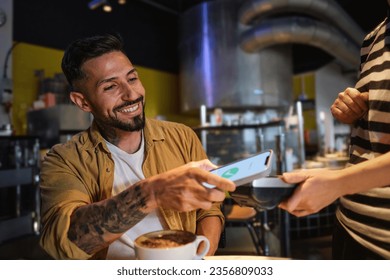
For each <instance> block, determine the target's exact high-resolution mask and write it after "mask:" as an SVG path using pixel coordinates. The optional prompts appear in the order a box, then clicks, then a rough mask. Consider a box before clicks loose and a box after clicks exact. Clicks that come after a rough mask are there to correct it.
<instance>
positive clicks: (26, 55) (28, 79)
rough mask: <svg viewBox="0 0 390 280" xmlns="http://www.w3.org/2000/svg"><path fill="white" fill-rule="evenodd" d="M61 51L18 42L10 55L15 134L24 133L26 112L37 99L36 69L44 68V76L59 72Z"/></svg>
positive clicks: (37, 82)
mask: <svg viewBox="0 0 390 280" xmlns="http://www.w3.org/2000/svg"><path fill="white" fill-rule="evenodd" d="M62 54H63V51H59V50H54V49H49V48H44V47H39V46H34V45H29V44H24V43H19V44H18V45H17V46H16V47H15V49H14V50H13V55H12V62H13V67H12V71H13V73H12V78H13V105H12V113H13V114H12V116H13V126H14V130H15V134H16V135H24V134H25V133H26V129H27V122H26V112H27V110H29V108H31V105H32V103H33V102H34V101H35V100H36V99H37V95H38V91H39V78H38V77H36V76H35V71H36V70H42V69H43V70H44V71H45V76H46V77H52V76H53V75H54V74H55V73H61V58H62Z"/></svg>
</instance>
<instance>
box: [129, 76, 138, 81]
mask: <svg viewBox="0 0 390 280" xmlns="http://www.w3.org/2000/svg"><path fill="white" fill-rule="evenodd" d="M136 80H137V77H133V78H130V79H129V81H130V82H134V81H136Z"/></svg>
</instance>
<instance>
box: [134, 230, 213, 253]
mask: <svg viewBox="0 0 390 280" xmlns="http://www.w3.org/2000/svg"><path fill="white" fill-rule="evenodd" d="M201 243H203V244H204V246H203V247H202V249H201V252H198V249H199V245H200V244H201ZM134 245H135V246H134V249H135V255H136V258H137V259H139V260H200V259H202V258H203V257H204V256H205V255H206V254H207V252H208V251H209V249H210V242H209V240H208V239H207V238H206V237H205V236H203V235H195V234H193V233H191V232H188V231H183V230H159V231H153V232H149V233H145V234H143V235H141V236H139V237H137V239H136V240H135V242H134Z"/></svg>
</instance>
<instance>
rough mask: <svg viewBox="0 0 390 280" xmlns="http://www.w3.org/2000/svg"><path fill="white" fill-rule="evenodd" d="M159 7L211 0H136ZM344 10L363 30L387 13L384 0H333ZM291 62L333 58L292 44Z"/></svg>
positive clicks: (306, 66) (306, 65)
mask: <svg viewBox="0 0 390 280" xmlns="http://www.w3.org/2000/svg"><path fill="white" fill-rule="evenodd" d="M138 1H140V2H144V3H145V4H149V5H151V6H154V7H155V8H156V9H160V10H161V12H167V13H175V14H177V15H180V14H181V13H182V12H184V11H186V10H187V9H189V8H191V7H192V6H194V5H198V4H200V3H202V2H211V1H213V0H138ZM335 1H336V2H337V3H338V4H339V5H340V6H341V7H343V8H344V10H345V11H346V12H347V13H348V14H349V15H350V16H351V17H352V18H353V19H354V20H355V21H356V22H357V23H358V24H359V25H360V27H361V28H362V29H363V30H364V31H365V32H369V31H370V30H371V29H373V28H374V27H375V26H376V25H377V24H378V23H379V22H381V21H382V20H383V19H384V18H385V16H386V14H387V1H386V0H372V1H365V0H364V1H362V0H335ZM293 54H294V55H293V60H294V62H293V64H294V72H295V73H299V72H305V71H310V70H313V69H316V68H318V67H320V66H322V65H324V64H326V63H328V62H329V61H331V60H332V59H333V57H332V56H330V55H329V54H327V53H325V52H324V51H322V50H320V49H318V48H314V47H311V46H304V45H294V46H293Z"/></svg>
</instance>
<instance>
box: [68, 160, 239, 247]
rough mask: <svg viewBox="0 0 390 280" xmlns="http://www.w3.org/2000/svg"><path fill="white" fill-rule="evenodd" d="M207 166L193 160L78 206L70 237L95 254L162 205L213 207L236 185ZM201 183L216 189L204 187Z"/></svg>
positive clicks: (184, 207)
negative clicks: (212, 171) (209, 169)
mask: <svg viewBox="0 0 390 280" xmlns="http://www.w3.org/2000/svg"><path fill="white" fill-rule="evenodd" d="M208 165H210V167H211V162H209V161H208V160H203V161H198V162H192V163H189V164H186V165H184V166H181V167H178V168H175V169H172V170H170V171H168V172H165V173H162V174H159V175H156V176H153V177H150V178H147V179H145V180H142V181H140V182H138V183H137V184H134V185H132V186H130V187H129V188H127V189H126V190H125V191H123V192H121V193H120V194H118V195H116V196H114V197H112V198H109V199H106V200H103V201H100V202H96V203H92V204H89V205H85V206H81V207H79V208H77V209H76V210H75V211H74V212H73V214H72V216H71V221H70V227H69V230H68V238H69V239H70V240H71V241H72V242H73V243H75V244H76V245H77V246H78V247H79V248H80V249H82V250H83V251H85V252H86V253H88V254H94V253H96V252H98V251H99V250H101V249H103V248H105V247H107V246H108V245H109V244H110V243H111V242H113V241H114V240H116V239H117V238H119V237H120V236H121V235H122V234H123V233H124V232H126V231H127V230H128V229H130V228H131V227H133V226H134V225H135V224H137V223H138V222H139V221H141V220H142V219H143V218H144V217H145V216H146V215H147V214H148V213H150V212H151V211H153V210H154V209H156V208H158V207H160V206H161V207H164V208H168V209H172V210H176V211H191V210H195V209H210V208H211V206H212V203H213V202H214V201H222V200H223V199H224V198H225V191H234V190H235V185H234V183H233V182H232V181H230V180H227V179H224V178H222V177H220V176H218V175H215V174H212V173H210V172H208V171H207V166H208ZM205 169H206V170H205ZM202 182H207V183H209V184H212V185H215V186H216V188H214V189H210V188H205V187H204V186H203V185H202Z"/></svg>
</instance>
